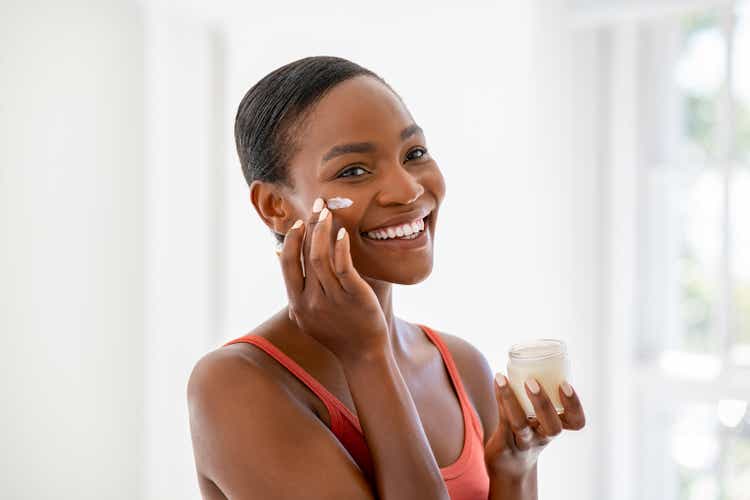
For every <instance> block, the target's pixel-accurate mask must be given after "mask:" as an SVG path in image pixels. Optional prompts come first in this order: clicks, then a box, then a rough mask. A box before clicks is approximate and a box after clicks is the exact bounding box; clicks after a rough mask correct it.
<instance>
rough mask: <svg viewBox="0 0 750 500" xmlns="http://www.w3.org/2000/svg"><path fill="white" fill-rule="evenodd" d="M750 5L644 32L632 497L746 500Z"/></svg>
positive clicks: (684, 15) (749, 461) (685, 16)
mask: <svg viewBox="0 0 750 500" xmlns="http://www.w3.org/2000/svg"><path fill="white" fill-rule="evenodd" d="M748 4H749V2H748V1H742V2H735V3H734V4H727V5H722V6H719V7H707V8H704V9H703V10H698V11H689V12H679V13H672V14H670V15H669V16H667V17H663V18H659V19H650V20H647V21H642V22H641V26H640V28H639V29H640V30H641V31H640V33H641V34H642V37H641V45H640V48H639V52H638V54H639V65H640V66H639V67H640V68H642V71H641V73H642V75H643V78H642V80H641V88H640V89H639V95H641V104H640V105H641V106H642V107H643V109H642V113H641V115H642V117H643V121H642V122H641V123H642V124H643V130H642V136H641V137H642V141H641V142H642V146H643V151H642V154H641V157H642V158H643V160H644V162H643V163H644V165H643V170H642V171H643V173H644V183H643V186H644V188H643V190H644V193H643V194H644V196H643V198H642V202H643V203H642V212H641V214H642V217H641V231H640V232H639V234H640V239H641V241H640V242H639V247H640V257H641V258H640V259H639V262H640V266H641V269H640V271H641V272H640V273H639V276H640V283H639V288H638V290H639V293H638V298H637V305H638V311H639V314H640V318H641V321H640V328H639V337H638V340H637V343H636V358H637V359H636V371H637V374H638V375H637V379H638V380H637V390H638V394H639V408H638V411H637V413H638V417H639V421H638V426H637V429H638V436H637V437H638V443H639V444H638V445H637V450H638V451H637V453H636V458H637V461H638V465H637V474H638V476H639V479H640V481H639V483H640V484H641V485H642V486H641V488H639V489H637V490H638V493H637V494H638V498H639V499H644V500H645V499H652V498H659V499H665V500H745V499H747V498H748V492H750V411H749V410H748V401H750V8H748Z"/></svg>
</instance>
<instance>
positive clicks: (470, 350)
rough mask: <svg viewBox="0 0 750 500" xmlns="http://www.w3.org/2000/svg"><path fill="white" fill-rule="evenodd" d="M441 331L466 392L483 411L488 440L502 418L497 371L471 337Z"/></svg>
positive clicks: (480, 415)
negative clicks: (499, 408) (496, 386)
mask: <svg viewBox="0 0 750 500" xmlns="http://www.w3.org/2000/svg"><path fill="white" fill-rule="evenodd" d="M436 331H437V330H436ZM438 333H439V334H440V338H442V339H443V341H444V342H445V345H446V346H447V347H448V350H449V351H450V353H451V356H452V357H453V360H454V361H455V363H456V367H457V368H458V371H459V373H460V375H461V380H462V381H463V383H464V387H465V388H466V392H467V393H468V394H469V398H470V399H471V401H472V402H473V403H474V407H475V408H476V410H477V413H478V414H479V419H480V420H481V422H482V427H483V428H484V440H485V442H486V441H487V439H489V437H490V434H491V432H493V431H494V430H495V428H496V427H497V422H498V412H497V402H496V400H495V388H494V383H495V382H494V379H495V372H494V371H493V370H492V367H490V364H489V362H488V361H487V358H486V357H485V356H484V354H482V352H481V351H480V350H479V349H477V348H476V347H475V346H474V345H473V344H471V343H470V342H469V341H467V340H465V339H463V338H461V337H458V336H456V335H451V334H449V333H445V332H441V331H438Z"/></svg>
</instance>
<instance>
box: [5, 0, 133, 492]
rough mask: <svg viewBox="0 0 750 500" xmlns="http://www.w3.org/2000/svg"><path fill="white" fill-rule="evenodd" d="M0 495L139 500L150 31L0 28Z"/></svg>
mask: <svg viewBox="0 0 750 500" xmlns="http://www.w3.org/2000/svg"><path fill="white" fill-rule="evenodd" d="M0 95H2V105H1V106H0V370H2V376H1V377H0V378H1V379H2V385H1V386H0V387H1V389H0V401H2V403H1V404H2V410H0V449H2V452H0V456H2V470H1V471H0V491H2V493H1V494H0V495H1V496H2V497H3V498H13V499H34V500H43V499H60V498H76V499H102V498H107V499H123V500H125V499H133V498H138V497H140V495H141V487H142V474H143V473H142V456H143V455H142V454H143V441H142V439H143V432H144V425H143V411H144V400H143V383H144V379H143V370H144V359H143V321H144V308H143V297H142V290H143V284H144V275H143V264H144V258H143V219H144V210H143V207H144V193H143V166H142V165H143V155H144V141H143V118H144V116H143V113H144V106H143V98H144V95H143V24H142V19H141V16H140V14H139V13H138V10H137V9H136V8H135V7H134V6H133V5H132V4H131V3H129V2H124V1H108V2H84V1H78V2H74V1H67V2H64V4H63V3H61V2H55V1H44V2H34V3H33V4H32V3H30V2H5V3H3V4H2V11H1V12H0Z"/></svg>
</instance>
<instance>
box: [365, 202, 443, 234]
mask: <svg viewBox="0 0 750 500" xmlns="http://www.w3.org/2000/svg"><path fill="white" fill-rule="evenodd" d="M431 213H432V209H431V208H427V207H423V208H420V209H419V210H412V211H411V212H409V213H406V214H401V215H397V216H395V217H391V218H390V219H386V220H384V221H383V222H381V223H380V225H379V226H376V227H373V228H371V229H367V230H365V231H362V234H366V233H369V232H370V231H376V230H378V229H382V228H384V227H390V226H396V225H399V224H407V223H409V222H414V221H415V220H418V219H424V218H425V217H427V216H428V215H429V214H431Z"/></svg>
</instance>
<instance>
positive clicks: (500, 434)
mask: <svg viewBox="0 0 750 500" xmlns="http://www.w3.org/2000/svg"><path fill="white" fill-rule="evenodd" d="M500 376H502V375H500ZM495 401H497V420H498V422H497V430H496V431H495V434H497V439H498V441H499V442H500V443H505V444H506V446H510V445H511V444H512V437H513V436H512V435H511V429H510V422H508V417H506V416H505V409H504V408H503V403H502V401H503V395H502V392H501V390H500V386H499V385H497V380H496V381H495Z"/></svg>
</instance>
